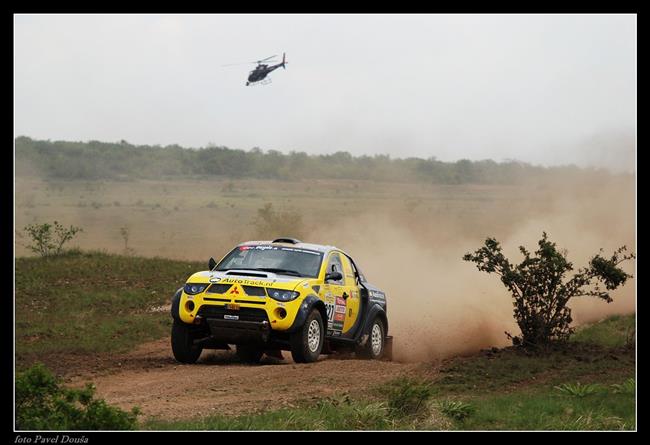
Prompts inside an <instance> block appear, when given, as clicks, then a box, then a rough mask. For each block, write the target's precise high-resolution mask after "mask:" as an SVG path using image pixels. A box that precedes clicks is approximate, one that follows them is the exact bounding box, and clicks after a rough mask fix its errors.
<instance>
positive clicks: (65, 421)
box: [16, 364, 139, 430]
mask: <svg viewBox="0 0 650 445" xmlns="http://www.w3.org/2000/svg"><path fill="white" fill-rule="evenodd" d="M94 393H95V389H94V387H93V386H92V385H91V384H88V385H86V387H85V388H83V389H67V388H64V387H62V386H61V384H60V382H59V380H58V379H57V378H56V377H55V376H54V375H52V373H51V372H50V371H49V370H48V369H47V368H45V366H43V365H42V364H37V365H34V366H32V367H31V368H29V369H28V370H26V371H23V372H20V373H18V374H17V375H16V428H17V429H20V430H131V429H135V426H136V422H137V416H138V414H139V410H138V409H137V408H133V409H132V410H131V412H126V411H123V410H121V409H119V408H117V407H113V406H110V405H108V404H107V403H106V402H105V401H104V400H102V399H96V398H94Z"/></svg>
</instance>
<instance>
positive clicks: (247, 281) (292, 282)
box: [187, 269, 311, 290]
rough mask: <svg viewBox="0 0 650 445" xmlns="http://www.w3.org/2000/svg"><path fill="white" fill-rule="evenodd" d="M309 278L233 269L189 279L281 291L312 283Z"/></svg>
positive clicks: (194, 281)
mask: <svg viewBox="0 0 650 445" xmlns="http://www.w3.org/2000/svg"><path fill="white" fill-rule="evenodd" d="M310 280H311V279H309V278H304V277H292V276H287V275H282V274H276V273H274V272H262V271H259V270H255V271H253V270H246V269H237V270H235V269H233V270H227V271H209V270H206V271H202V272H196V273H195V274H193V275H192V276H191V277H189V278H188V279H187V282H188V283H219V284H235V283H237V284H241V285H244V286H262V287H275V288H280V289H288V290H294V289H295V288H296V287H297V286H298V285H300V284H301V283H303V282H307V281H310Z"/></svg>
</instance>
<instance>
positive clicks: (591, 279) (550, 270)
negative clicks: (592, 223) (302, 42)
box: [463, 232, 635, 347]
mask: <svg viewBox="0 0 650 445" xmlns="http://www.w3.org/2000/svg"><path fill="white" fill-rule="evenodd" d="M538 246H539V248H538V250H537V251H535V255H534V256H531V254H530V252H529V251H528V250H526V248H525V247H523V246H521V247H519V250H520V252H521V253H522V254H523V256H524V260H523V261H522V262H521V263H520V264H518V265H513V264H511V263H510V261H508V259H507V258H506V257H505V255H504V254H503V253H502V249H501V246H500V244H499V242H498V241H497V240H496V239H494V238H488V239H487V240H486V241H485V246H484V247H482V248H480V249H478V250H476V251H475V252H474V253H467V254H465V255H464V256H463V260H465V261H470V262H473V263H475V264H476V267H477V269H478V270H480V271H483V272H487V273H496V274H497V275H499V276H500V278H501V282H502V283H503V284H504V286H505V287H506V288H507V289H508V290H509V291H510V293H511V294H512V296H513V299H514V302H513V304H514V316H515V320H516V321H517V324H518V326H519V328H520V330H521V337H518V336H517V337H513V336H511V335H510V334H508V336H509V337H511V338H512V340H513V343H514V344H515V345H523V346H533V347H538V346H542V345H545V344H548V343H550V342H552V341H554V340H560V341H563V340H567V339H568V338H569V336H570V335H571V333H572V329H571V327H570V323H571V321H572V318H571V309H570V308H569V307H568V306H567V303H568V302H569V300H570V299H571V298H573V297H578V296H595V297H598V298H600V299H602V300H605V301H607V302H608V303H609V302H611V301H612V299H611V297H610V295H609V291H612V290H614V289H616V288H618V287H619V286H622V285H624V284H625V282H626V281H627V279H628V278H631V277H632V276H631V275H629V274H627V273H626V272H625V271H624V270H623V269H621V268H620V267H619V264H620V263H622V262H623V261H626V260H629V259H632V258H634V257H635V256H634V255H633V254H629V255H628V254H624V253H623V252H624V251H625V250H626V247H625V246H623V247H621V248H619V249H617V250H616V251H615V252H614V254H613V255H612V256H611V257H610V258H604V257H602V256H601V255H600V254H598V255H596V256H594V257H593V258H592V259H591V261H590V262H589V266H588V267H586V268H581V269H579V270H578V272H577V273H576V274H574V275H573V277H571V278H570V279H568V280H564V277H565V275H566V274H567V273H568V272H570V271H572V270H573V264H572V263H570V262H569V261H568V260H567V258H566V251H560V250H558V248H557V247H556V245H555V243H553V242H550V241H549V240H548V237H547V235H546V232H544V233H543V236H542V239H541V240H539V242H538ZM601 251H602V250H601ZM603 284H604V285H605V289H602V287H601V285H603Z"/></svg>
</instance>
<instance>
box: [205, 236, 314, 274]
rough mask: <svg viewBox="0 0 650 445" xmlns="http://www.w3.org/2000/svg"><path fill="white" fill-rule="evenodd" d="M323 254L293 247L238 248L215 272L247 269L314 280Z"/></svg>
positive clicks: (227, 256)
mask: <svg viewBox="0 0 650 445" xmlns="http://www.w3.org/2000/svg"><path fill="white" fill-rule="evenodd" d="M322 260H323V254H322V253H320V252H316V251H314V250H307V249H298V248H293V247H284V246H272V245H269V244H261V245H257V246H239V247H237V248H235V249H234V250H233V251H232V252H230V253H229V254H228V255H226V257H225V258H224V259H223V260H221V262H220V263H219V264H218V265H217V267H216V269H215V270H231V269H247V270H263V271H267V272H275V273H278V274H283V275H293V276H300V277H310V278H316V277H317V276H318V272H319V271H320V264H321V261H322Z"/></svg>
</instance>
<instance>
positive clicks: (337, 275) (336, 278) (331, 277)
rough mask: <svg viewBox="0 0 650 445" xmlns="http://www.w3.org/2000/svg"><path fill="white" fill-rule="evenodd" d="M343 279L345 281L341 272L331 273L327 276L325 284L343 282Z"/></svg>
mask: <svg viewBox="0 0 650 445" xmlns="http://www.w3.org/2000/svg"><path fill="white" fill-rule="evenodd" d="M342 279H343V274H341V272H330V273H327V274H325V282H328V281H341V280H342Z"/></svg>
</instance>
